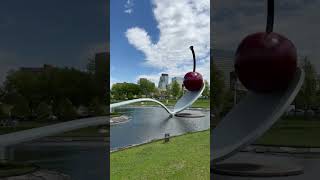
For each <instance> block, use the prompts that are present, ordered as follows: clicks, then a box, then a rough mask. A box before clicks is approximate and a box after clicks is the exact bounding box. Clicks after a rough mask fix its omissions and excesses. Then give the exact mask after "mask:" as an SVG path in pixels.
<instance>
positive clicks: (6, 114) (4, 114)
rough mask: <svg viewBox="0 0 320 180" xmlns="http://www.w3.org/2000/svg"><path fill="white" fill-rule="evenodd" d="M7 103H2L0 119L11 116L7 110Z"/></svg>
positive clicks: (0, 105)
mask: <svg viewBox="0 0 320 180" xmlns="http://www.w3.org/2000/svg"><path fill="white" fill-rule="evenodd" d="M5 106H6V105H4V104H2V103H0V120H1V119H5V118H9V113H8V111H6V107H5Z"/></svg>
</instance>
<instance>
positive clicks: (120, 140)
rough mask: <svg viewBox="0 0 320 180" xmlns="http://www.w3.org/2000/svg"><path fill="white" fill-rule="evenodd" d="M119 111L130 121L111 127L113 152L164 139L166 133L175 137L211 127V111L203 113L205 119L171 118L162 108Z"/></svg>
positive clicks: (132, 108)
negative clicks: (129, 146)
mask: <svg viewBox="0 0 320 180" xmlns="http://www.w3.org/2000/svg"><path fill="white" fill-rule="evenodd" d="M118 111H119V112H122V113H124V114H126V115H128V116H129V118H130V121H128V122H127V123H124V124H118V125H114V126H111V131H110V136H111V137H110V138H111V145H110V148H111V150H114V149H117V148H120V147H125V146H128V145H132V144H140V143H143V142H146V141H150V140H152V139H159V138H163V137H164V134H165V133H170V135H171V136H173V135H180V134H184V133H187V132H193V131H201V130H206V129H209V127H210V116H209V114H210V112H209V111H203V113H204V114H205V117H201V118H183V117H172V118H169V114H168V113H167V112H166V111H165V110H164V109H162V108H160V107H126V108H119V109H118Z"/></svg>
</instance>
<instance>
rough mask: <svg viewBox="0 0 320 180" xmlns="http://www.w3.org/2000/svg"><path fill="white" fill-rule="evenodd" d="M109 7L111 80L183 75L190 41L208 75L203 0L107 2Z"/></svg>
mask: <svg viewBox="0 0 320 180" xmlns="http://www.w3.org/2000/svg"><path fill="white" fill-rule="evenodd" d="M110 7H111V11H110V18H111V20H110V23H111V24H110V27H111V29H110V51H111V66H110V67H111V84H113V83H116V82H134V83H136V82H137V80H138V79H139V78H141V77H144V78H148V79H149V80H151V81H153V82H155V83H157V82H158V80H159V77H160V74H161V73H168V74H169V76H170V79H171V78H172V77H174V76H180V77H183V76H184V74H185V73H187V72H188V71H191V70H192V54H191V51H190V50H189V46H190V45H193V46H194V47H195V51H196V55H197V62H198V63H197V67H199V68H198V72H200V73H203V75H204V77H205V78H206V79H208V77H209V73H208V72H209V43H210V10H209V9H210V3H209V0H191V1H185V0H175V1H172V0H111V1H110Z"/></svg>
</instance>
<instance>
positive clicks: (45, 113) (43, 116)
mask: <svg viewBox="0 0 320 180" xmlns="http://www.w3.org/2000/svg"><path fill="white" fill-rule="evenodd" d="M36 113H37V115H36V119H37V120H38V121H46V120H48V119H49V118H50V116H51V115H52V110H51V107H50V106H49V105H48V104H47V103H46V102H41V103H40V104H39V105H38V107H37V109H36Z"/></svg>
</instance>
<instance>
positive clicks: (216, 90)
mask: <svg viewBox="0 0 320 180" xmlns="http://www.w3.org/2000/svg"><path fill="white" fill-rule="evenodd" d="M210 69H211V70H210V80H211V82H210V83H211V87H212V89H211V91H210V93H211V95H210V97H211V100H210V106H211V108H212V109H213V113H214V115H215V117H216V118H215V120H216V121H219V120H220V113H221V111H222V109H223V106H224V103H225V97H226V92H225V87H224V79H223V75H222V73H221V71H219V70H218V68H217V66H216V64H215V63H214V62H213V60H211V64H210ZM211 124H213V123H211Z"/></svg>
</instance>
